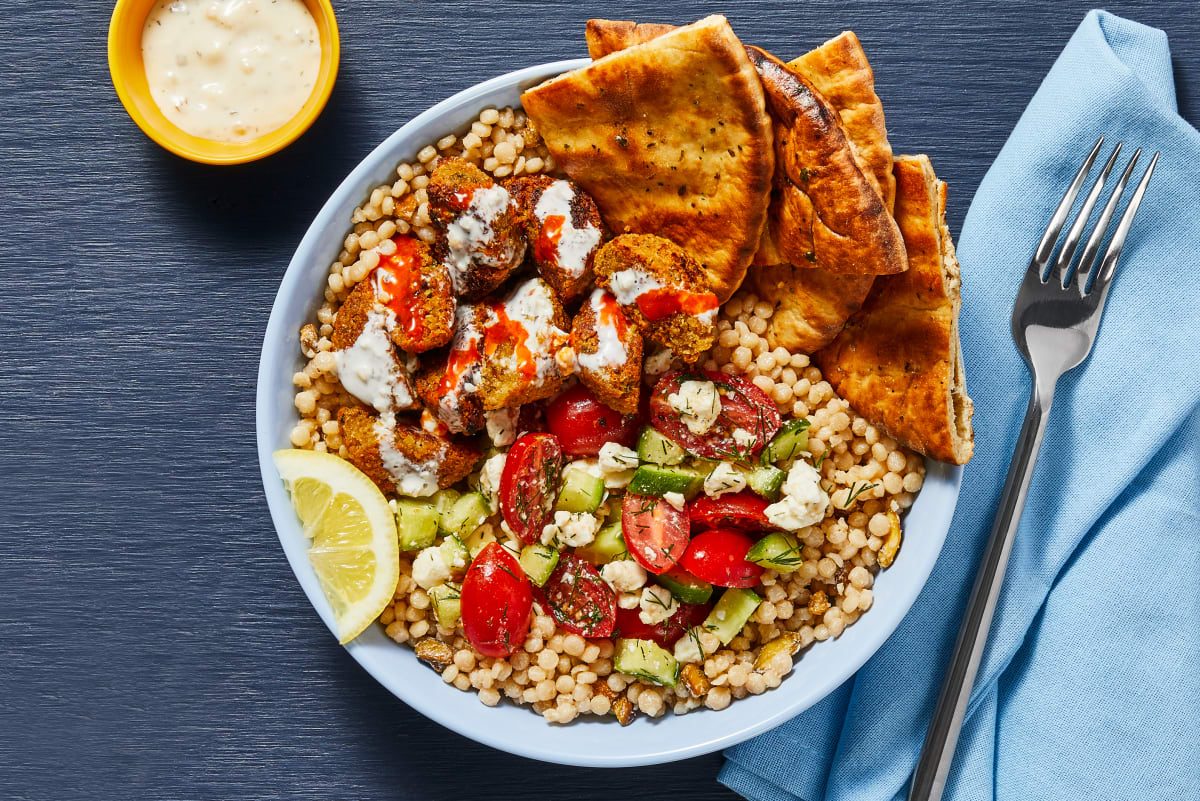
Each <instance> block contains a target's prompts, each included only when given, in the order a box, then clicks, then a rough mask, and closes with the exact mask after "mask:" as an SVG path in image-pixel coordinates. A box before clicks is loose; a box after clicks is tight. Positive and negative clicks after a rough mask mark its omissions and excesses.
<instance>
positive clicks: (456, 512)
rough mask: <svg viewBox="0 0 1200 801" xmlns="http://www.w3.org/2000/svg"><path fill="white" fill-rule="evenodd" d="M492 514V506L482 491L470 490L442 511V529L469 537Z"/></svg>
mask: <svg viewBox="0 0 1200 801" xmlns="http://www.w3.org/2000/svg"><path fill="white" fill-rule="evenodd" d="M491 514H492V507H491V506H490V505H489V504H488V500H487V498H485V497H484V496H483V493H481V492H468V493H467V494H466V495H463V496H461V497H459V499H458V500H456V501H455V502H454V504H453V505H452V506H451V507H450V508H449V509H448V510H447V511H445V512H443V513H442V531H443V532H444V533H446V534H453V535H455V536H457V537H464V538H465V537H469V536H471V533H472V532H474V531H475V529H477V528H479V527H480V526H481V525H483V521H485V520H487V519H488V517H490V516H491Z"/></svg>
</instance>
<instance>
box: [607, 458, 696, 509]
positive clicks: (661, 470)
mask: <svg viewBox="0 0 1200 801" xmlns="http://www.w3.org/2000/svg"><path fill="white" fill-rule="evenodd" d="M706 475H707V473H703V472H701V471H700V470H697V469H695V468H691V467H686V466H683V465H676V466H674V467H659V466H657V465H651V464H644V465H642V466H641V467H639V468H638V469H637V470H635V471H634V473H633V479H632V480H631V481H630V482H629V486H628V487H626V490H627V491H629V492H632V493H633V494H634V495H655V496H658V497H660V498H661V497H662V496H663V495H666V494H667V493H668V492H678V493H679V494H681V495H683V497H685V498H687V499H688V500H691V499H692V498H694V497H696V495H698V494H699V493H700V490H701V489H703V488H704V477H705V476H706Z"/></svg>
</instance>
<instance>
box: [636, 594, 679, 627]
mask: <svg viewBox="0 0 1200 801" xmlns="http://www.w3.org/2000/svg"><path fill="white" fill-rule="evenodd" d="M638 606H639V607H640V609H641V611H640V612H638V619H639V620H641V621H642V622H643V623H645V624H646V625H647V626H653V625H654V624H655V623H662V622H663V621H664V620H666V619H668V618H669V617H671V615H673V614H675V611H676V610H677V609H679V602H678V601H676V600H675V596H673V595H671V591H670V590H668V589H667V588H666V587H659V586H658V585H657V584H651V585H650V586H649V587H644V588H642V597H641V599H640V601H639V603H638Z"/></svg>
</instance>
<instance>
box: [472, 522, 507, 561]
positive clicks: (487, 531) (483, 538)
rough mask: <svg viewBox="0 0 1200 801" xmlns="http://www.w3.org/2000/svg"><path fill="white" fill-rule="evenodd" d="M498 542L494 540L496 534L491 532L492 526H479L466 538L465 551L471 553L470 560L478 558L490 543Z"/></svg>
mask: <svg viewBox="0 0 1200 801" xmlns="http://www.w3.org/2000/svg"><path fill="white" fill-rule="evenodd" d="M493 542H499V540H497V539H496V533H495V532H494V531H492V526H480V527H479V528H477V529H475V533H474V534H472V535H471V536H469V537H467V539H466V545H467V550H468V551H470V552H471V558H472V559H474V558H475V557H476V556H479V552H480V551H482V550H483V549H484V548H485V547H487V546H488V545H489V544H490V543H493Z"/></svg>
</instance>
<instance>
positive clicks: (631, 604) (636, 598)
mask: <svg viewBox="0 0 1200 801" xmlns="http://www.w3.org/2000/svg"><path fill="white" fill-rule="evenodd" d="M641 602H642V594H641V593H640V592H619V593H617V606H619V607H621V608H622V609H637V608H638V604H640V603H641Z"/></svg>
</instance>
